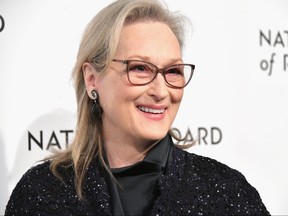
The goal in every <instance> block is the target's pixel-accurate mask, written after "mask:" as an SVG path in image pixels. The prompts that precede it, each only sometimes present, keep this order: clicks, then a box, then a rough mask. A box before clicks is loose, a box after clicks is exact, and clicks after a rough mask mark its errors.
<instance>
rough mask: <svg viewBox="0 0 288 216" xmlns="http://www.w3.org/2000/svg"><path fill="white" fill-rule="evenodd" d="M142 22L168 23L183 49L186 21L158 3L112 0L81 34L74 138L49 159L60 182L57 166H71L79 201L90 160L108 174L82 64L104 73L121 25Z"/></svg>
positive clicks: (152, 0) (99, 124)
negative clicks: (91, 64) (97, 162)
mask: <svg viewBox="0 0 288 216" xmlns="http://www.w3.org/2000/svg"><path fill="white" fill-rule="evenodd" d="M142 21H158V22H163V23H165V24H167V25H168V26H169V27H170V29H171V30H172V31H173V33H174V34H175V35H176V37H177V39H178V41H179V44H180V47H181V48H183V42H184V35H185V34H184V32H185V26H186V24H187V23H188V22H189V21H188V20H187V19H186V17H184V16H183V15H181V14H180V13H171V12H170V11H168V9H167V7H166V6H165V5H163V4H162V3H160V2H159V1H157V0H118V1H115V2H113V3H112V4H110V5H108V6H107V7H105V8H104V9H102V10H101V11H100V12H99V13H98V14H97V15H96V16H95V17H94V18H93V19H92V20H91V21H90V22H89V24H88V25H87V27H86V29H85V31H84V34H83V37H82V40H81V43H80V46H79V50H78V55H77V61H76V64H75V66H74V69H73V74H72V76H73V79H74V84H75V91H76V98H77V106H78V110H77V127H76V132H75V138H74V140H73V142H72V143H71V145H70V146H69V147H68V148H67V149H66V150H64V151H62V152H57V153H56V154H54V155H53V156H52V157H50V158H49V159H50V160H51V165H50V167H51V170H52V172H53V173H54V175H56V176H57V177H59V178H60V179H62V178H61V176H60V175H59V173H58V172H57V168H58V167H59V166H64V167H70V166H71V167H73V169H74V171H75V188H76V192H77V195H78V196H79V198H80V199H83V197H84V194H83V182H84V177H85V174H86V170H87V168H88V166H89V164H90V163H91V161H92V160H93V159H95V158H96V157H98V158H99V161H100V162H101V164H102V165H103V166H104V167H105V168H106V169H107V171H108V172H109V169H108V167H107V165H106V163H105V160H104V140H103V133H102V120H101V118H100V119H96V118H95V117H93V113H92V111H91V107H92V100H91V99H90V98H89V97H88V94H87V92H86V88H85V82H84V78H83V72H82V65H83V63H85V62H94V63H93V65H94V67H95V69H96V70H97V72H99V73H101V72H104V71H105V70H106V68H107V67H108V65H109V62H111V60H112V59H113V57H114V54H115V50H116V47H117V45H118V40H119V35H120V32H121V29H122V27H123V25H127V24H131V23H135V22H142ZM187 21H188V22H187Z"/></svg>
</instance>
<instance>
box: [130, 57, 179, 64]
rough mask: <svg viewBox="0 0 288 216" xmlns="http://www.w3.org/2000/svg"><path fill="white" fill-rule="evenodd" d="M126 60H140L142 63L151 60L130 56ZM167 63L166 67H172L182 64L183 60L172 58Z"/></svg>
mask: <svg viewBox="0 0 288 216" xmlns="http://www.w3.org/2000/svg"><path fill="white" fill-rule="evenodd" d="M127 60H142V61H146V62H151V59H150V57H149V56H142V55H132V56H129V57H128V58H127ZM167 62H169V63H168V64H166V65H173V64H177V63H179V62H181V63H183V59H182V58H174V59H173V58H172V59H169V60H168V61H167ZM151 63H153V64H155V63H154V62H151ZM155 65H156V64H155Z"/></svg>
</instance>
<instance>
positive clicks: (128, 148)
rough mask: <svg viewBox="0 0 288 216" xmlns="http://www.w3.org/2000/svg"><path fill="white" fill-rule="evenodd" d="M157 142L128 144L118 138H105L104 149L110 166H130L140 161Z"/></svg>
mask: <svg viewBox="0 0 288 216" xmlns="http://www.w3.org/2000/svg"><path fill="white" fill-rule="evenodd" d="M156 143H157V142H152V143H151V142H149V143H142V144H141V143H137V144H128V143H127V142H125V143H121V142H120V141H119V140H106V141H105V149H106V153H107V158H108V161H109V165H110V168H120V167H125V166H131V165H133V164H135V163H137V162H139V161H142V160H143V159H144V157H145V156H146V155H147V153H148V152H149V150H150V149H151V148H153V146H155V144H156Z"/></svg>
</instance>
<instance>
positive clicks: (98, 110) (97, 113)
mask: <svg viewBox="0 0 288 216" xmlns="http://www.w3.org/2000/svg"><path fill="white" fill-rule="evenodd" d="M91 97H92V100H94V102H93V105H92V113H93V115H94V116H95V117H97V118H99V117H101V116H102V113H103V109H102V107H101V106H100V104H99V103H98V93H97V91H96V90H92V91H91Z"/></svg>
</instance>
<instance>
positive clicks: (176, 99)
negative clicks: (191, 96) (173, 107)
mask: <svg viewBox="0 0 288 216" xmlns="http://www.w3.org/2000/svg"><path fill="white" fill-rule="evenodd" d="M183 93H184V92H183V89H173V90H172V91H171V92H170V97H171V102H172V103H174V104H180V103H181V101H182V98H183Z"/></svg>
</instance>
